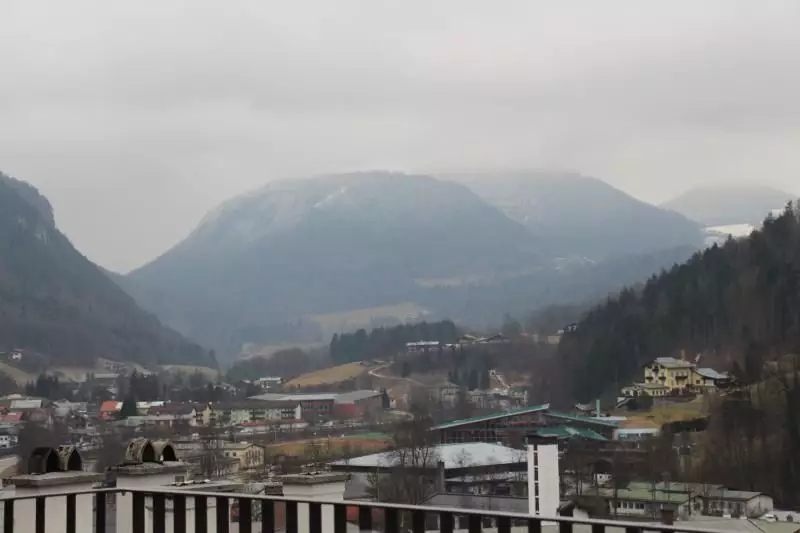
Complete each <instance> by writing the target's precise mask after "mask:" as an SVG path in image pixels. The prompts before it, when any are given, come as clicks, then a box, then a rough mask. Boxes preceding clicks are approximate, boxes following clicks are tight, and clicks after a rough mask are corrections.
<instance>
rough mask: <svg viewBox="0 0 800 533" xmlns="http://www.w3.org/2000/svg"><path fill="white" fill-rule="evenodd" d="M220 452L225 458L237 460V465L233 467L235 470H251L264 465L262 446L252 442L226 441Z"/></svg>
mask: <svg viewBox="0 0 800 533" xmlns="http://www.w3.org/2000/svg"><path fill="white" fill-rule="evenodd" d="M222 453H223V454H224V455H225V457H226V458H228V459H234V460H236V461H237V462H238V465H237V466H235V467H234V468H235V469H236V470H237V471H241V470H253V469H257V468H262V467H263V466H264V456H265V450H264V447H263V446H259V445H258V444H253V443H252V442H226V443H225V444H224V445H223V447H222Z"/></svg>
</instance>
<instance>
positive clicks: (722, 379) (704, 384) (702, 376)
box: [693, 368, 731, 392]
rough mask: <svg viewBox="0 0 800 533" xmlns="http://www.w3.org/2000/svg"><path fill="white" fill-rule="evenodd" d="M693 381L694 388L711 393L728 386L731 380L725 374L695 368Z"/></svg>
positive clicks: (708, 369)
mask: <svg viewBox="0 0 800 533" xmlns="http://www.w3.org/2000/svg"><path fill="white" fill-rule="evenodd" d="M693 380H694V384H693V385H694V387H695V388H698V389H701V390H705V391H707V392H713V391H715V390H717V389H719V388H722V387H724V386H726V385H728V384H729V383H730V381H731V378H730V376H729V375H728V374H727V373H725V372H717V371H716V370H714V369H713V368H696V369H695V375H694V376H693Z"/></svg>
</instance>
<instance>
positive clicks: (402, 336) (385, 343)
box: [330, 320, 461, 364]
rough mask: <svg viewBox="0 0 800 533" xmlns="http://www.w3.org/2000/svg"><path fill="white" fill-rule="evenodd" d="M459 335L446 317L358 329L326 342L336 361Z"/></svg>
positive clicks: (388, 352)
mask: <svg viewBox="0 0 800 533" xmlns="http://www.w3.org/2000/svg"><path fill="white" fill-rule="evenodd" d="M460 335H461V332H460V331H459V329H458V328H457V327H456V325H455V324H454V323H453V322H452V321H450V320H442V321H441V322H419V323H416V324H401V325H399V326H393V327H389V328H375V329H373V330H372V331H370V332H369V333H367V332H366V330H363V329H360V330H358V331H356V332H355V333H342V334H339V335H334V336H333V339H332V340H331V343H330V354H331V359H332V360H333V362H334V363H336V364H343V363H352V362H354V361H366V360H369V359H382V358H386V357H389V356H391V355H394V354H395V353H397V352H398V351H403V350H405V346H406V343H407V342H417V341H439V342H443V343H452V342H455V341H456V340H457V339H458V337H459V336H460Z"/></svg>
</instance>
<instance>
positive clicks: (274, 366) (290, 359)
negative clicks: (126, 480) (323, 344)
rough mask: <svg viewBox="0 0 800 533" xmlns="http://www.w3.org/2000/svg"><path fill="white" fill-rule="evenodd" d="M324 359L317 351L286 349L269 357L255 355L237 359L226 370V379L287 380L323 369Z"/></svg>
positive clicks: (233, 380)
mask: <svg viewBox="0 0 800 533" xmlns="http://www.w3.org/2000/svg"><path fill="white" fill-rule="evenodd" d="M326 359H327V358H326V357H325V354H323V353H321V351H318V350H311V351H306V350H302V349H300V348H288V349H286V350H279V351H277V352H275V353H274V354H272V355H269V356H267V355H263V356H262V355H257V356H253V357H248V358H246V359H239V360H238V361H236V362H234V363H233V365H232V366H231V367H230V368H229V369H228V373H227V379H228V381H229V382H231V383H235V382H237V381H242V380H245V379H246V380H255V379H258V378H263V377H267V376H278V377H281V378H284V380H287V379H291V378H293V377H297V376H299V375H300V374H305V373H307V372H313V371H314V370H317V369H318V368H323V367H324V366H325V364H326V362H327V361H326Z"/></svg>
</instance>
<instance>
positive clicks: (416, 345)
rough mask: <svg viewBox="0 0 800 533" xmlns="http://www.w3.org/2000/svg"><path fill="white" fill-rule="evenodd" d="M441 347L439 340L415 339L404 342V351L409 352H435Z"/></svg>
mask: <svg viewBox="0 0 800 533" xmlns="http://www.w3.org/2000/svg"><path fill="white" fill-rule="evenodd" d="M441 348H442V343H441V342H439V341H417V342H407V343H406V352H407V353H410V354H412V353H425V352H436V351H439V350H441Z"/></svg>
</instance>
